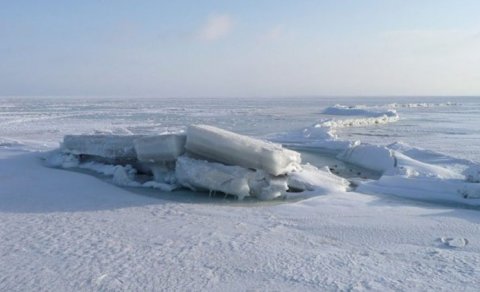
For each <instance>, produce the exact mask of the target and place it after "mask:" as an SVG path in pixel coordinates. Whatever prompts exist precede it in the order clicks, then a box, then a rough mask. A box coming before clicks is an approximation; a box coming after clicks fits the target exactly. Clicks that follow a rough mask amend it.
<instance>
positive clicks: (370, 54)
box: [0, 0, 480, 97]
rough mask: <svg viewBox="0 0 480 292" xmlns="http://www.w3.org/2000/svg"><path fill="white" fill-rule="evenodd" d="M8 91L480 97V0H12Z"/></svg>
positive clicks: (4, 15) (4, 77)
mask: <svg viewBox="0 0 480 292" xmlns="http://www.w3.org/2000/svg"><path fill="white" fill-rule="evenodd" d="M0 95H2V96H12V95H14V96H29V95H35V96H132V97H133V96H143V97H177V96H181V97H184V96H188V97H195V96H302V95H349V96H350V95H352V96H356V95H358V96H364V95H480V1H478V0H471V1H470V0H458V1H453V0H452V1H443V0H416V1H410V0H378V1H373V0H356V1H355V0H350V1H349V0H336V1H333V0H332V1H322V0H317V1H281V0H275V1H273V0H265V1H261V0H257V1H248V0H247V1H245V0H243V1H240V0H239V1H194V0H190V1H181V0H179V1H121V0H116V1H113V0H112V1H108V0H103V1H99V0H98V1H88V0H85V1H73V0H72V1H69V0H63V1H48V0H45V1H33V0H32V1H22V0H18V1H6V0H5V1H3V0H2V1H0Z"/></svg>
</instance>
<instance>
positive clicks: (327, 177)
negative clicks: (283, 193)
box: [288, 164, 349, 194]
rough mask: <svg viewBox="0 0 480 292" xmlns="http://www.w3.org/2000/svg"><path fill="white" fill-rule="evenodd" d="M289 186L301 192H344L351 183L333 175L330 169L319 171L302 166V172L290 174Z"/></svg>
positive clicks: (307, 165)
mask: <svg viewBox="0 0 480 292" xmlns="http://www.w3.org/2000/svg"><path fill="white" fill-rule="evenodd" d="M288 186H289V187H290V188H294V189H297V190H301V191H315V193H316V194H317V193H322V194H323V193H331V192H338V191H341V192H344V191H346V190H347V188H348V186H349V182H348V181H347V180H346V179H343V178H341V177H339V176H336V175H334V174H332V173H331V172H330V171H329V170H328V168H326V169H318V168H316V167H315V166H313V165H310V164H306V165H302V169H301V170H300V171H296V172H292V173H290V174H288Z"/></svg>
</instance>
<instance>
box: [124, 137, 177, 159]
mask: <svg viewBox="0 0 480 292" xmlns="http://www.w3.org/2000/svg"><path fill="white" fill-rule="evenodd" d="M185 140H186V136H185V135H183V134H166V135H159V136H151V137H142V138H138V139H136V140H135V141H134V142H133V143H134V145H135V151H136V153H137V158H138V160H139V161H142V162H159V161H172V160H175V159H177V157H178V156H180V155H182V154H183V153H184V152H185Z"/></svg>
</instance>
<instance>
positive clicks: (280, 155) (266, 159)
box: [185, 125, 301, 175]
mask: <svg viewBox="0 0 480 292" xmlns="http://www.w3.org/2000/svg"><path fill="white" fill-rule="evenodd" d="M185 148H186V149H187V151H189V152H191V153H194V154H196V155H199V156H201V157H205V158H207V159H212V160H215V161H218V162H222V163H225V164H230V165H239V166H243V167H246V168H253V169H262V170H265V171H267V172H268V173H270V174H272V175H281V174H285V173H287V172H290V171H293V170H295V169H298V165H299V163H300V162H301V158H300V154H299V153H298V152H295V151H292V150H288V149H285V148H283V147H282V146H281V145H279V144H274V143H271V142H265V141H262V140H258V139H254V138H251V137H247V136H243V135H239V134H236V133H233V132H229V131H226V130H222V129H219V128H216V127H212V126H207V125H192V126H189V127H188V130H187V142H186V144H185Z"/></svg>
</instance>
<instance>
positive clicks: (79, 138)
mask: <svg viewBox="0 0 480 292" xmlns="http://www.w3.org/2000/svg"><path fill="white" fill-rule="evenodd" d="M141 137H143V136H141V135H129V136H116V135H66V136H65V137H64V138H63V145H62V147H63V150H64V151H65V152H68V153H73V154H83V155H93V156H99V157H103V158H108V159H126V160H136V158H137V155H136V153H135V149H134V144H133V141H134V140H135V139H138V138H141Z"/></svg>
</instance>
